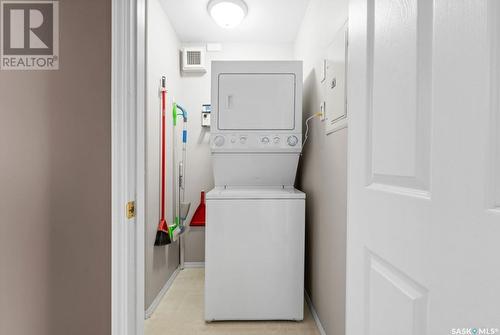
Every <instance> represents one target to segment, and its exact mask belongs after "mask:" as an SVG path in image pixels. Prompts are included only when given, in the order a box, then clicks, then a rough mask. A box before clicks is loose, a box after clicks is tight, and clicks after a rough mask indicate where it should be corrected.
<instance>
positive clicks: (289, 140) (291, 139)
mask: <svg viewBox="0 0 500 335" xmlns="http://www.w3.org/2000/svg"><path fill="white" fill-rule="evenodd" d="M286 143H288V145H289V146H291V147H294V146H296V145H297V143H299V139H298V138H297V136H295V135H292V136H288V138H287V139H286Z"/></svg>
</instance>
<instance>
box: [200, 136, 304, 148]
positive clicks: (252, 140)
mask: <svg viewBox="0 0 500 335" xmlns="http://www.w3.org/2000/svg"><path fill="white" fill-rule="evenodd" d="M300 137H301V136H300V134H272V133H269V134H255V133H249V134H247V133H224V134H220V133H219V134H214V135H213V137H212V138H211V141H210V142H211V143H210V144H211V145H210V146H211V148H212V149H216V150H217V149H221V150H224V149H228V150H231V149H232V150H243V151H250V150H259V151H261V150H263V151H268V150H269V151H274V150H279V151H281V150H283V149H288V150H285V151H297V150H300V149H301V142H300V141H301V138H300Z"/></svg>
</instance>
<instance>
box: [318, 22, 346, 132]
mask: <svg viewBox="0 0 500 335" xmlns="http://www.w3.org/2000/svg"><path fill="white" fill-rule="evenodd" d="M347 32H348V30H347V23H346V24H345V25H344V26H343V27H342V29H340V31H339V32H338V33H337V34H336V35H335V38H334V39H333V41H332V43H331V44H330V45H329V47H328V49H327V51H326V59H325V61H324V63H323V66H324V71H325V80H324V81H323V82H322V83H321V84H322V90H323V101H322V102H321V109H322V112H323V114H324V121H325V132H326V133H327V134H329V133H331V132H334V131H336V130H339V129H342V128H345V127H346V126H347V90H346V87H347V86H346V80H347V52H348V49H347V48H348V35H347Z"/></svg>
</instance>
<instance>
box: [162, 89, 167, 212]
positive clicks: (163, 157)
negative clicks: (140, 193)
mask: <svg viewBox="0 0 500 335" xmlns="http://www.w3.org/2000/svg"><path fill="white" fill-rule="evenodd" d="M166 93H167V92H166V88H165V87H162V91H161V217H160V221H163V220H165V100H166Z"/></svg>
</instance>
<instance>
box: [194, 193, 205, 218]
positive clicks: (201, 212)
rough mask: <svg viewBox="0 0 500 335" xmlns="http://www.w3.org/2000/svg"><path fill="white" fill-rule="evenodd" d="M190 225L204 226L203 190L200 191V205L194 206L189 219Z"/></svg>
mask: <svg viewBox="0 0 500 335" xmlns="http://www.w3.org/2000/svg"><path fill="white" fill-rule="evenodd" d="M191 226H195V227H203V226H205V192H204V191H201V198H200V205H199V206H198V208H196V211H195V212H194V215H193V218H192V219H191Z"/></svg>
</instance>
